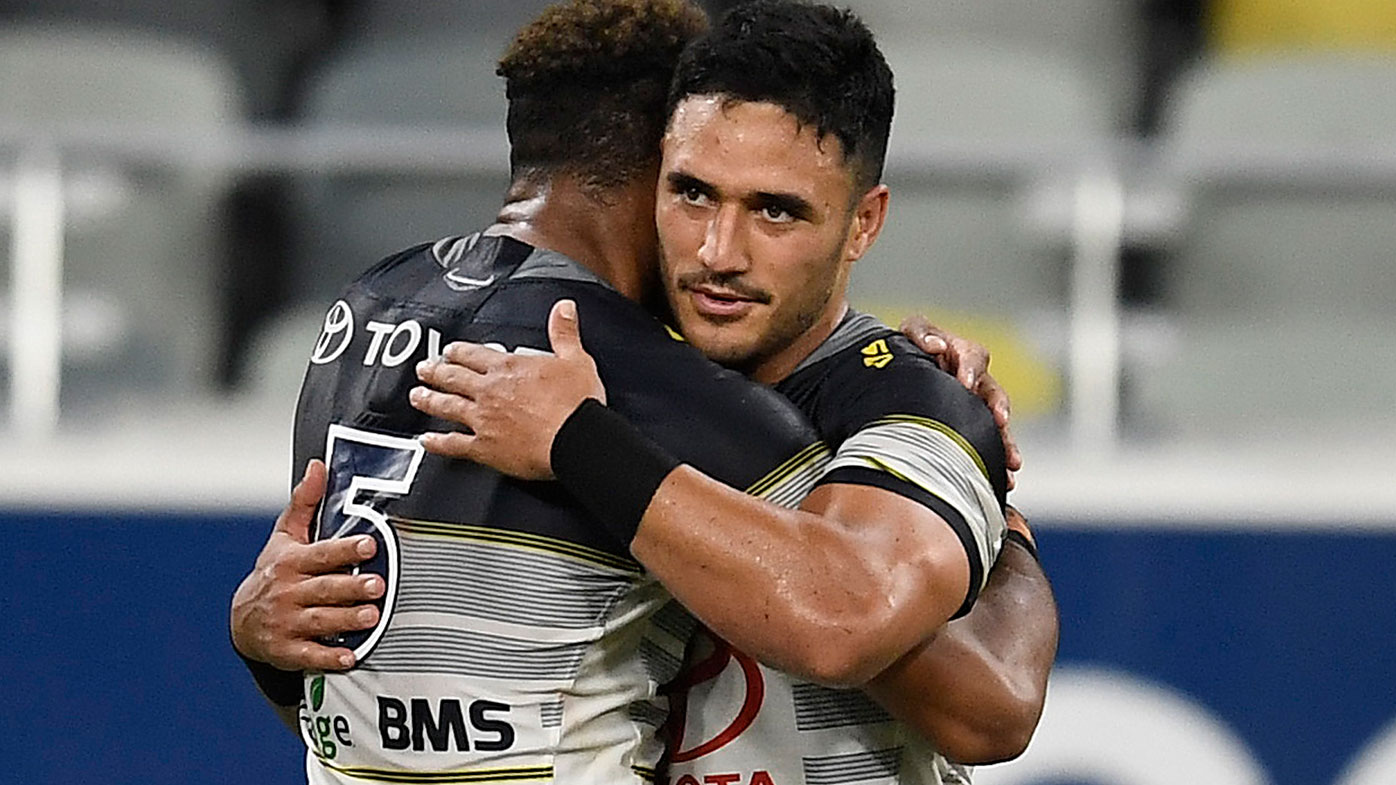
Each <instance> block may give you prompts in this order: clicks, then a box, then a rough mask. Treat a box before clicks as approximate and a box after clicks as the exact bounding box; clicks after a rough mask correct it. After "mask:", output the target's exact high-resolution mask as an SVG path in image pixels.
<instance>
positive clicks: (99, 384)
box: [0, 25, 242, 407]
mask: <svg viewBox="0 0 1396 785" xmlns="http://www.w3.org/2000/svg"><path fill="white" fill-rule="evenodd" d="M0 106H3V107H5V111H4V115H3V122H4V124H5V125H6V126H7V127H9V128H10V129H11V130H12V131H14V132H16V133H20V134H23V135H25V136H26V137H27V138H28V139H30V140H31V143H32V147H31V149H27V150H22V151H19V158H17V159H16V160H18V161H24V162H26V163H27V166H26V167H25V168H24V169H20V168H18V167H16V168H15V169H12V170H11V172H12V176H11V177H7V178H5V179H6V181H7V182H8V183H9V185H8V186H7V187H5V188H3V189H0V190H2V191H5V192H6V193H7V194H10V195H13V197H14V198H12V199H10V200H9V201H10V202H11V204H10V205H9V207H10V212H11V213H12V214H14V215H15V216H17V217H19V216H24V215H26V214H28V215H32V213H26V212H25V211H24V210H23V209H21V207H22V205H20V204H19V203H18V201H19V199H20V198H21V197H22V194H23V193H24V192H26V191H27V192H29V193H34V192H35V191H34V190H33V188H32V187H30V186H29V185H26V183H34V182H39V183H42V181H43V179H44V170H45V169H47V170H50V172H51V174H52V175H53V177H55V178H57V179H56V180H54V182H56V183H57V186H56V187H57V189H58V190H57V191H56V192H57V193H58V194H59V196H60V197H61V202H62V203H63V204H62V209H61V210H60V211H59V212H58V213H56V215H57V216H58V217H60V218H62V219H63V224H62V231H61V232H50V233H48V235H47V237H48V238H49V239H48V240H44V239H42V236H43V235H44V233H43V232H40V233H39V234H38V235H35V234H34V233H32V232H30V233H29V234H28V235H25V236H29V237H41V240H40V241H41V242H51V240H52V238H53V237H58V238H61V248H62V251H63V254H62V256H63V260H62V268H61V281H62V285H63V288H64V289H65V290H66V296H65V298H64V304H65V307H64V313H63V315H62V316H61V317H59V318H57V319H55V318H49V319H42V318H38V317H37V316H36V317H35V321H33V322H28V323H27V324H20V323H18V322H19V316H16V317H15V318H14V320H13V326H12V329H11V331H10V332H11V334H10V336H9V338H10V345H11V347H16V348H22V346H23V344H25V343H26V342H30V341H38V340H43V337H42V336H38V335H35V334H33V332H30V333H28V334H26V331H27V329H32V330H36V331H51V330H52V329H55V328H56V327H57V325H58V324H60V323H61V324H62V326H63V329H62V334H63V335H64V336H65V337H66V338H67V339H68V342H69V343H70V344H71V345H70V346H68V347H66V348H65V351H64V352H63V361H64V364H65V366H66V367H65V368H64V369H63V370H64V376H65V377H66V379H67V381H70V382H72V383H71V384H65V385H64V390H65V391H64V401H65V404H71V405H75V406H78V407H81V406H83V405H85V404H88V403H93V402H97V401H105V402H109V401H112V400H116V399H119V398H121V397H122V396H123V395H125V394H126V393H149V392H152V391H157V390H158V391H162V392H165V393H168V394H169V395H170V396H176V397H177V396H180V395H186V394H191V393H194V392H198V391H201V390H202V389H203V387H202V385H201V380H202V379H203V378H205V377H206V375H207V373H208V362H209V356H210V351H211V346H212V345H213V342H214V341H215V338H216V336H217V334H218V331H219V329H220V325H219V323H218V318H217V311H216V308H214V307H213V303H214V301H215V292H214V291H213V288H214V286H215V280H216V275H215V274H216V272H217V268H216V266H215V265H216V264H217V263H218V261H219V259H220V256H219V253H218V245H217V243H218V238H219V232H218V229H217V218H218V206H219V201H220V197H221V195H222V193H223V190H224V188H225V186H226V182H225V179H224V177H223V176H222V175H221V173H219V172H217V171H214V170H210V169H203V170H189V169H181V168H174V169H170V168H164V169H160V170H152V169H147V168H144V167H139V166H118V165H114V164H113V162H112V161H110V160H105V159H102V158H100V157H98V158H94V157H92V156H89V155H84V154H83V153H82V151H71V150H65V151H63V155H62V157H61V158H59V157H58V150H57V148H56V147H55V146H54V145H55V144H56V138H57V137H58V136H59V135H61V133H62V132H63V131H65V130H72V129H80V128H81V129H88V130H89V131H99V132H101V133H110V134H120V133H123V132H129V131H139V130H142V129H146V130H149V131H152V132H155V133H163V134H175V133H177V134H180V135H182V136H185V137H187V138H191V139H198V138H200V137H205V136H215V135H217V134H218V133H220V132H221V131H222V130H225V129H227V128H230V127H235V126H237V125H238V124H239V123H240V122H241V119H240V118H241V110H242V107H241V98H240V94H239V91H238V85H237V82H236V79H235V77H234V76H233V74H232V71H231V68H230V67H229V66H228V65H227V64H226V63H225V62H223V61H222V60H221V59H219V57H218V56H217V55H216V53H214V52H212V51H208V50H203V49H198V48H194V47H189V46H184V45H181V44H178V43H175V42H171V41H169V40H166V39H162V38H159V37H154V36H150V35H145V34H139V33H130V32H126V33H117V32H114V31H105V30H97V29H93V28H89V27H83V28H63V27H58V26H54V25H42V26H38V27H23V26H12V27H8V28H5V29H3V30H0ZM37 187H39V188H40V190H42V186H37ZM0 237H3V238H4V246H5V247H8V246H9V245H10V244H11V243H14V244H15V245H16V250H18V251H20V252H21V253H20V254H18V256H17V258H16V259H15V261H20V259H21V258H27V255H26V254H24V253H23V248H22V247H20V246H23V245H24V243H21V242H19V240H21V239H23V238H22V237H19V236H16V235H12V233H11V232H10V231H9V227H8V225H6V226H5V228H4V229H3V230H0ZM56 269H57V268H55V270H54V271H55V272H56ZM14 272H15V273H22V272H23V271H21V270H19V269H16V270H15V271H14ZM6 288H8V287H6ZM9 294H10V295H11V296H10V297H9V298H7V299H8V300H10V301H11V303H12V304H15V305H18V306H19V307H11V308H10V313H11V314H19V315H24V314H35V313H37V312H36V311H34V310H33V309H32V308H30V307H28V306H30V305H32V303H26V302H25V301H24V298H25V296H26V295H25V293H24V292H19V291H11V292H10V293H9ZM11 356H19V355H17V354H14V353H12V355H11ZM25 362H27V361H25V360H21V363H25Z"/></svg>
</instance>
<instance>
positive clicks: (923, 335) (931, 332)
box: [901, 314, 948, 355]
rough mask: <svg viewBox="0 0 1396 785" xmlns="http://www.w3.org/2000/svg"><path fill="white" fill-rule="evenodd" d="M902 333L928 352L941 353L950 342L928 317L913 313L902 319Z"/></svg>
mask: <svg viewBox="0 0 1396 785" xmlns="http://www.w3.org/2000/svg"><path fill="white" fill-rule="evenodd" d="M901 331H902V334H903V335H905V336H906V337H908V338H910V339H911V342H912V343H914V344H916V346H917V348H919V349H920V350H921V351H923V352H925V353H926V354H930V355H939V354H942V353H944V352H945V350H946V349H947V348H948V344H946V342H945V336H944V335H942V334H941V332H940V330H938V329H936V327H935V326H934V325H932V324H931V323H930V322H929V321H927V320H926V317H924V316H921V315H920V314H913V315H911V316H908V317H907V318H905V319H903V320H902V326H901Z"/></svg>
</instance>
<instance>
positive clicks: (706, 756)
mask: <svg viewBox="0 0 1396 785" xmlns="http://www.w3.org/2000/svg"><path fill="white" fill-rule="evenodd" d="M777 389H778V390H779V391H780V392H781V393H783V394H784V395H786V396H787V397H788V398H789V399H790V400H791V401H792V402H794V403H795V404H796V405H798V406H799V407H800V409H801V410H802V411H803V412H804V413H805V415H806V416H808V417H809V418H810V420H811V421H812V422H813V423H814V425H815V427H816V429H817V430H818V431H819V434H820V436H821V437H822V438H823V440H824V441H825V443H826V444H827V446H828V448H829V449H830V450H832V451H833V459H832V460H831V461H830V462H829V463H828V464H827V465H826V466H825V467H824V469H823V470H822V474H821V476H820V479H819V481H818V484H820V485H822V484H826V483H847V484H854V485H870V486H874V487H877V488H883V489H886V490H888V491H890V492H892V493H896V494H900V495H902V496H905V497H907V498H909V499H912V500H914V501H916V502H918V503H920V504H923V505H925V506H926V507H927V508H929V509H931V510H932V511H934V512H935V513H936V514H937V515H939V516H940V517H941V518H942V519H943V520H945V522H946V523H947V524H948V525H949V526H950V527H951V528H952V529H954V530H955V533H956V534H957V535H958V536H959V540H960V543H961V544H962V546H963V547H964V550H965V556H966V558H967V559H968V562H969V568H970V586H969V591H968V593H967V595H966V597H965V598H964V602H963V604H962V606H961V608H960V613H961V614H963V613H966V612H968V611H969V609H970V607H971V605H972V604H973V602H974V599H975V597H976V596H977V594H978V592H979V590H980V589H981V588H982V587H983V585H984V582H985V580H986V576H987V572H988V569H989V567H991V566H992V564H993V562H994V560H995V559H996V558H997V556H998V552H999V549H1000V547H1001V545H1002V541H1003V537H1004V534H1005V529H1006V527H1005V524H1004V517H1003V503H1004V498H1005V495H1006V493H1007V489H1006V486H1007V476H1008V475H1007V470H1006V467H1005V458H1004V450H1003V443H1002V441H1001V440H1000V437H999V433H998V428H997V427H996V425H995V424H994V421H993V416H992V415H991V414H990V412H989V410H988V408H987V407H986V406H985V405H984V403H983V402H982V401H980V400H979V399H978V398H976V397H974V396H973V395H971V394H970V393H969V392H968V391H966V390H965V389H964V388H963V387H962V386H961V385H960V384H959V383H958V382H957V381H956V380H955V379H954V378H953V377H951V376H950V375H948V374H946V373H944V372H943V371H941V370H940V369H939V368H938V367H937V366H936V364H935V362H934V361H933V360H932V359H931V358H930V357H928V356H926V355H924V354H922V353H921V352H920V351H919V350H917V349H916V348H915V347H914V346H913V345H912V344H911V343H910V342H909V341H908V340H907V339H906V338H904V337H903V336H901V335H900V334H898V333H896V332H895V331H893V330H891V329H889V328H888V327H886V326H885V325H883V324H881V323H880V322H878V321H877V320H876V319H873V318H872V317H869V316H866V315H862V314H857V313H851V314H850V315H849V316H848V317H846V318H845V319H844V320H843V322H841V323H840V325H839V327H838V328H837V330H836V331H835V332H834V333H833V335H831V336H830V337H829V339H828V340H826V341H825V342H824V343H823V344H822V345H821V346H820V347H819V348H818V349H817V350H816V351H815V352H814V353H813V354H811V355H810V356H809V357H808V358H807V359H805V361H804V362H803V363H801V364H800V366H799V367H798V368H797V369H796V370H795V372H794V373H792V374H791V375H790V376H789V377H788V378H786V379H785V380H784V381H782V382H781V383H780V384H779V385H777ZM677 694H678V695H679V696H680V701H686V707H685V708H683V710H682V711H681V713H680V712H679V711H678V709H676V720H675V725H676V728H677V733H675V734H674V736H675V737H676V741H675V742H674V745H673V746H674V748H673V750H672V754H671V758H670V767H669V774H670V781H671V783H673V785H702V784H703V783H711V782H732V783H742V784H743V785H748V784H752V785H795V784H797V783H805V784H806V785H845V784H846V783H860V785H910V784H912V783H916V784H917V785H927V784H932V783H933V784H935V785H952V784H953V783H960V782H964V781H967V778H968V771H967V770H966V769H964V768H963V767H959V766H954V765H952V764H950V763H949V762H948V761H946V760H945V759H944V758H943V757H941V756H940V755H938V754H937V753H936V752H935V750H934V749H932V748H931V747H930V745H929V744H928V743H927V742H926V741H924V740H922V739H920V738H919V737H918V736H916V734H914V733H913V732H912V731H911V730H910V729H909V728H907V727H906V726H904V725H902V724H901V723H899V722H896V721H893V720H892V718H891V717H890V716H888V714H887V713H886V712H885V711H883V709H882V708H881V707H879V706H877V705H876V704H875V703H873V702H872V701H871V700H870V699H868V698H867V697H866V696H865V695H864V694H863V693H862V692H859V691H857V690H840V689H830V688H827V687H823V686H819V685H816V684H810V683H807V682H804V681H802V680H800V679H796V678H793V677H791V676H788V675H786V674H784V673H782V672H780V671H777V670H774V669H771V668H767V667H765V666H763V665H760V664H759V663H756V662H755V661H753V660H752V659H751V658H750V657H748V656H746V655H745V654H743V653H741V652H738V651H735V650H733V649H732V648H731V647H730V646H729V645H727V644H726V643H725V642H723V641H721V640H720V639H718V638H717V637H716V636H712V635H710V634H709V635H702V636H700V637H699V638H698V639H697V640H696V644H695V647H694V648H693V649H692V650H691V652H690V665H689V667H688V668H687V669H686V673H685V675H684V676H683V677H682V678H681V680H680V681H679V682H678V689H677Z"/></svg>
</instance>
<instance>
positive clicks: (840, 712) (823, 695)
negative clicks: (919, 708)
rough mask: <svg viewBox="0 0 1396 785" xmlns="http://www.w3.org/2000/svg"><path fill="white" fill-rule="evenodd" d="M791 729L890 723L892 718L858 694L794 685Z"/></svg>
mask: <svg viewBox="0 0 1396 785" xmlns="http://www.w3.org/2000/svg"><path fill="white" fill-rule="evenodd" d="M791 692H792V693H793V694H794V697H795V727H796V729H798V730H802V731H804V730H824V729H825V728H846V727H849V726H851V725H870V724H873V723H877V722H891V720H892V716H891V715H890V714H888V713H887V712H886V711H884V710H883V709H882V707H881V706H878V705H877V704H876V703H873V702H872V700H870V699H869V698H868V697H867V696H866V695H864V694H863V693H862V692H860V691H859V690H835V689H830V688H829V687H821V686H819V685H818V684H794V685H792V686H791Z"/></svg>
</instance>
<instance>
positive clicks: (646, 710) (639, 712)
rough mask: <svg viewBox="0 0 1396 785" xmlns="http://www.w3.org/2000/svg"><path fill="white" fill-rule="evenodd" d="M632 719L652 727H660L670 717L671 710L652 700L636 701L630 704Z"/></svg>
mask: <svg viewBox="0 0 1396 785" xmlns="http://www.w3.org/2000/svg"><path fill="white" fill-rule="evenodd" d="M629 713H630V719H632V720H634V721H636V722H638V723H640V724H641V725H648V726H650V727H651V728H658V727H659V726H661V725H663V724H664V721H665V720H667V719H669V710H668V709H666V708H664V707H663V706H660V705H658V704H655V703H651V702H650V701H635V702H634V703H632V704H630V709H629Z"/></svg>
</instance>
